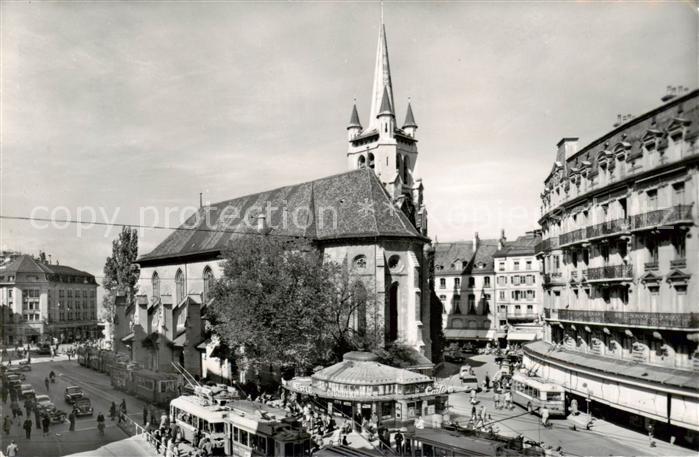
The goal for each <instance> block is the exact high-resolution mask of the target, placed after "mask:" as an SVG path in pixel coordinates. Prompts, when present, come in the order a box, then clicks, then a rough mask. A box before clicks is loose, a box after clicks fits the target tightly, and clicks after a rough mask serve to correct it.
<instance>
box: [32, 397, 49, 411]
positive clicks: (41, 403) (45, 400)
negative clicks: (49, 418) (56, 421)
mask: <svg viewBox="0 0 699 457" xmlns="http://www.w3.org/2000/svg"><path fill="white" fill-rule="evenodd" d="M34 402H35V403H36V407H37V408H39V410H40V411H41V410H44V409H47V408H49V407H51V406H53V402H52V401H51V397H49V396H48V395H44V394H41V395H37V396H36V397H34Z"/></svg>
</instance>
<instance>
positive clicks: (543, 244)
mask: <svg viewBox="0 0 699 457" xmlns="http://www.w3.org/2000/svg"><path fill="white" fill-rule="evenodd" d="M558 246H559V243H558V237H557V236H554V237H551V238H547V239H545V240H543V241H539V242H538V243H536V246H534V252H544V251H550V250H551V249H556V248H557V247H558Z"/></svg>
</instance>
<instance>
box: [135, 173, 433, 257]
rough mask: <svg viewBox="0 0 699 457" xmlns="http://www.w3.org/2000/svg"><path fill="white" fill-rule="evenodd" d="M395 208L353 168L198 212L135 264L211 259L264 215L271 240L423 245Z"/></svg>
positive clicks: (370, 178)
mask: <svg viewBox="0 0 699 457" xmlns="http://www.w3.org/2000/svg"><path fill="white" fill-rule="evenodd" d="M268 208H272V209H274V210H273V211H268ZM394 208H395V207H394V206H393V203H392V202H391V199H390V197H389V195H388V193H387V192H386V190H385V189H384V187H383V185H382V184H381V182H380V181H379V179H378V178H377V177H376V175H375V174H374V172H373V171H372V170H370V169H360V170H353V171H349V172H346V173H342V174H338V175H334V176H329V177H326V178H321V179H317V180H315V181H309V182H305V183H301V184H296V185H292V186H286V187H280V188H278V189H274V190H270V191H266V192H260V193H257V194H252V195H247V196H244V197H239V198H235V199H233V200H227V201H223V202H220V203H216V204H214V205H211V206H209V207H206V208H203V209H202V210H200V211H199V212H198V214H196V215H193V216H192V217H191V218H190V219H189V220H187V221H186V222H185V224H183V226H181V227H180V229H178V230H175V231H174V232H173V233H172V234H170V235H169V236H168V237H167V238H166V239H165V240H163V241H162V242H161V243H160V244H159V245H158V246H157V247H156V248H155V249H153V250H152V251H151V252H150V253H148V254H145V255H143V256H141V257H140V258H139V260H138V262H139V263H148V262H155V261H163V260H164V259H170V258H177V257H181V256H192V255H201V254H211V255H213V256H216V255H218V254H219V253H220V252H221V251H223V250H225V249H226V247H227V245H228V244H229V243H230V242H231V241H232V240H235V239H238V238H240V237H241V236H244V235H250V234H254V233H258V230H257V217H258V215H261V214H266V213H269V215H268V216H269V220H267V219H266V220H265V224H266V226H267V227H269V229H268V232H269V233H270V234H271V235H276V236H288V237H302V238H307V239H309V240H312V241H327V240H337V239H343V238H367V237H371V238H373V237H399V238H416V239H420V240H423V241H426V240H427V239H426V238H424V237H423V236H421V235H420V234H419V233H418V232H417V230H416V229H415V227H414V226H413V225H412V224H411V222H410V221H409V220H408V218H407V216H406V215H405V214H404V213H403V212H402V211H399V210H395V209H394ZM205 214H206V215H208V221H207V220H206V219H207V218H206V217H204V215H205ZM246 217H247V220H246V219H245V218H246Z"/></svg>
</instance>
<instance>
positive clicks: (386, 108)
mask: <svg viewBox="0 0 699 457" xmlns="http://www.w3.org/2000/svg"><path fill="white" fill-rule="evenodd" d="M382 114H391V115H392V114H393V107H392V106H391V100H390V98H389V97H388V88H386V87H384V88H383V97H381V109H379V114H378V115H379V116H381V115H382Z"/></svg>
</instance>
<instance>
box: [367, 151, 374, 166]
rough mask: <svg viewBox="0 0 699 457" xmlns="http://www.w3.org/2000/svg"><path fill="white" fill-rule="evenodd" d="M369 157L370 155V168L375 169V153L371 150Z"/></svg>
mask: <svg viewBox="0 0 699 457" xmlns="http://www.w3.org/2000/svg"><path fill="white" fill-rule="evenodd" d="M368 157H369V160H368V161H367V162H368V163H369V168H371V169H372V170H373V169H374V154H372V153H371V152H370V153H369V156H368Z"/></svg>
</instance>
